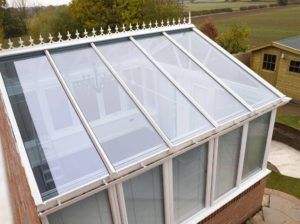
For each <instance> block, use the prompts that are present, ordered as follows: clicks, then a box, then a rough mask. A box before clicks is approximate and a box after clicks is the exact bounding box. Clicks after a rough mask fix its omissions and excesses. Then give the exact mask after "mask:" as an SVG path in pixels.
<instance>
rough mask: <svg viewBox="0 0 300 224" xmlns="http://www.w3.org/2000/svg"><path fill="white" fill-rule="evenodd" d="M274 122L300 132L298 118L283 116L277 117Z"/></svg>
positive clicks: (299, 120) (299, 117)
mask: <svg viewBox="0 0 300 224" xmlns="http://www.w3.org/2000/svg"><path fill="white" fill-rule="evenodd" d="M276 122H278V123H281V124H285V125H287V126H290V127H292V128H296V129H298V130H300V116H284V115H278V116H277V118H276Z"/></svg>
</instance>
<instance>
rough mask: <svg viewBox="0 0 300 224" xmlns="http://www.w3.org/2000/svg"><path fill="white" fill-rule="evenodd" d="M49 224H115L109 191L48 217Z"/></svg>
mask: <svg viewBox="0 0 300 224" xmlns="http://www.w3.org/2000/svg"><path fill="white" fill-rule="evenodd" d="M47 218H48V221H49V224H84V223H88V224H113V220H112V214H111V209H110V205H109V200H108V194H107V191H106V190H104V191H101V192H100V193H97V194H95V195H93V196H91V197H88V198H85V199H83V200H81V201H79V202H77V203H75V204H73V205H71V206H69V207H66V208H63V209H61V210H59V211H57V212H55V213H53V214H51V215H48V217H47Z"/></svg>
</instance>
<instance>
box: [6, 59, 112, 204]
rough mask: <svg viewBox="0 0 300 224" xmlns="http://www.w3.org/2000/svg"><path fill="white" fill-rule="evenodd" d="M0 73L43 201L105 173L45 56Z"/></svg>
mask: <svg viewBox="0 0 300 224" xmlns="http://www.w3.org/2000/svg"><path fill="white" fill-rule="evenodd" d="M0 72H1V74H2V76H3V79H4V82H5V86H6V89H7V92H8V95H9V99H10V102H11V104H12V107H13V111H14V114H15V117H16V120H17V124H18V127H19V129H20V132H21V136H22V139H23V142H24V145H25V149H26V152H27V155H28V157H29V160H30V164H31V167H32V170H33V173H34V175H35V178H36V181H37V184H38V187H39V190H40V193H41V195H42V197H43V199H44V200H46V199H49V198H51V197H53V196H55V195H57V194H61V193H64V192H66V191H69V190H71V189H73V188H76V187H79V186H81V185H83V184H86V183H88V182H89V181H92V180H95V179H98V178H101V177H103V176H104V175H106V174H107V171H106V169H105V168H104V165H103V163H102V161H101V159H100V157H99V155H98V153H97V151H96V149H95V148H94V146H93V144H92V142H91V141H90V139H89V137H88V135H87V133H86V132H85V130H84V128H83V126H82V125H81V123H80V121H79V118H78V117H77V114H76V113H75V111H74V109H73V108H72V106H71V104H70V103H69V100H68V98H67V96H66V95H65V92H64V91H63V89H62V87H61V85H60V83H59V81H58V80H57V78H56V76H55V74H54V72H53V70H52V68H51V66H50V65H49V64H48V61H47V59H46V57H45V56H39V57H32V58H30V59H20V60H16V61H5V62H1V63H0Z"/></svg>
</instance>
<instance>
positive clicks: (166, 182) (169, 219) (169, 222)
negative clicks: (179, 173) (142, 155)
mask: <svg viewBox="0 0 300 224" xmlns="http://www.w3.org/2000/svg"><path fill="white" fill-rule="evenodd" d="M163 186H164V208H165V212H164V213H165V223H166V224H173V223H174V205H173V169H172V159H169V160H167V161H166V162H164V164H163Z"/></svg>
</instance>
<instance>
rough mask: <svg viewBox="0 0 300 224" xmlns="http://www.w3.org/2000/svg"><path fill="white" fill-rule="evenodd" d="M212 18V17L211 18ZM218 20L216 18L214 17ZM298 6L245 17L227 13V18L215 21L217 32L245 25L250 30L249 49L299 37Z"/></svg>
mask: <svg viewBox="0 0 300 224" xmlns="http://www.w3.org/2000/svg"><path fill="white" fill-rule="evenodd" d="M212 18H213V17H212ZM216 18H218V17H216ZM299 18H300V6H293V7H288V8H277V9H272V10H266V11H265V12H251V13H247V14H246V13H245V15H241V14H238V15H234V14H231V13H228V16H227V17H225V18H224V17H220V18H218V19H215V21H216V24H217V27H218V29H219V32H223V31H225V30H226V29H228V28H229V27H230V25H232V24H235V23H239V22H242V23H245V24H247V25H248V26H249V28H250V32H251V34H250V48H251V47H255V46H260V45H263V44H268V43H270V42H271V41H275V40H280V39H283V38H287V37H291V36H296V35H300V19H299Z"/></svg>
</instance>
